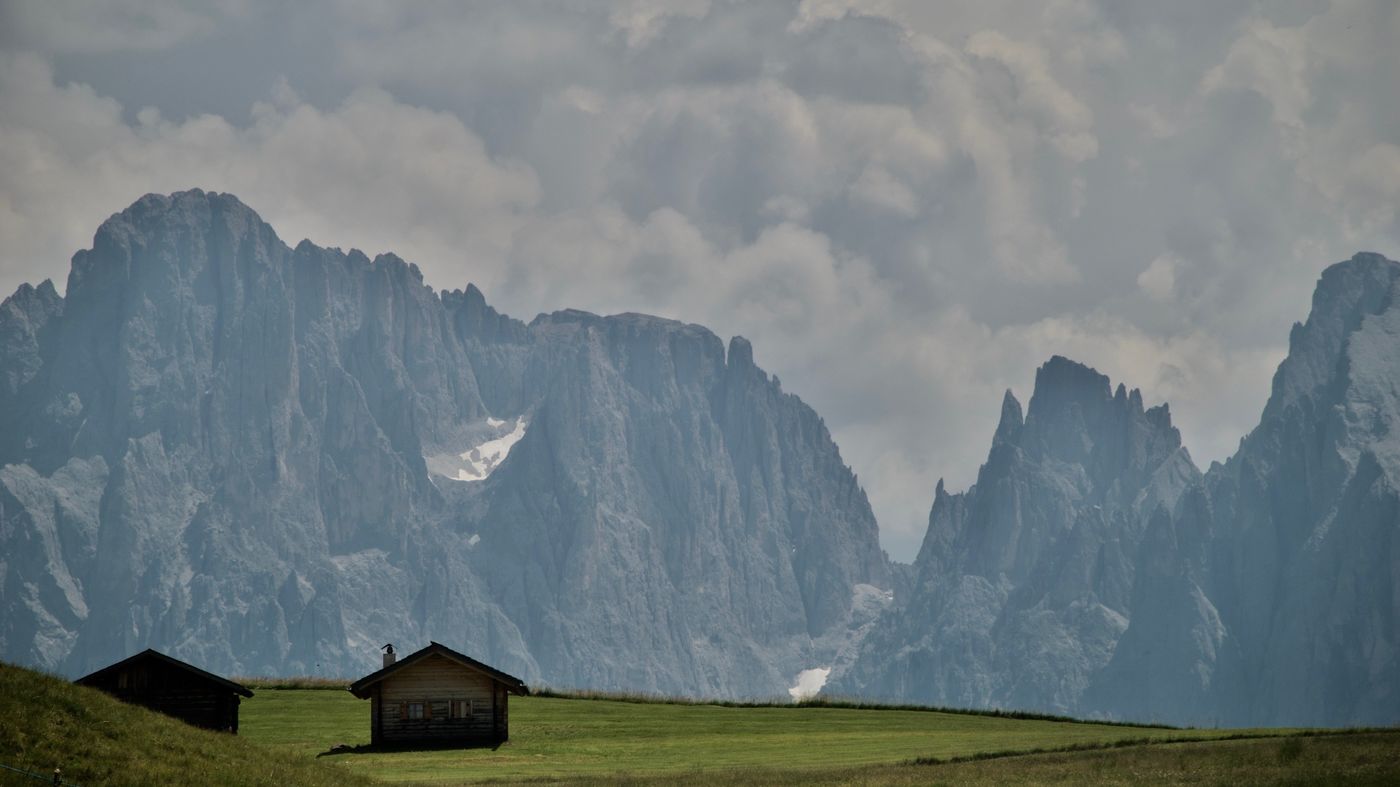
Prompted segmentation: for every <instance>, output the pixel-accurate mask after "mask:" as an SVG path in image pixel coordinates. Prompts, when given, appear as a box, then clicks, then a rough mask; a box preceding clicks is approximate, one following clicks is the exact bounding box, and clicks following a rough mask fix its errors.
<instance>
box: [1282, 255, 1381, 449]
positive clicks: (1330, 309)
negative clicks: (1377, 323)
mask: <svg viewBox="0 0 1400 787" xmlns="http://www.w3.org/2000/svg"><path fill="white" fill-rule="evenodd" d="M1397 281H1400V263H1396V262H1394V261H1392V260H1389V259H1386V258H1385V257H1383V256H1381V255H1379V254H1375V253H1372V252H1361V253H1358V254H1356V255H1355V256H1353V257H1352V258H1351V259H1349V260H1345V261H1343V262H1339V263H1336V264H1335V265H1331V266H1329V267H1328V268H1327V269H1326V270H1324V271H1323V272H1322V276H1321V277H1320V278H1319V279H1318V282H1317V287H1316V289H1315V290H1314V291H1313V298H1312V310H1311V312H1310V313H1309V314H1308V319H1307V322H1305V323H1295V324H1294V326H1293V330H1292V331H1291V332H1290V334H1289V337H1288V357H1287V358H1285V359H1284V361H1283V363H1281V364H1279V368H1278V371H1277V372H1276V373H1275V374H1274V381H1273V390H1272V393H1271V395H1270V397H1269V402H1268V404H1267V405H1266V406H1265V411H1264V419H1263V420H1264V421H1265V422H1267V421H1270V420H1272V419H1274V418H1277V417H1280V416H1281V415H1282V414H1283V412H1284V411H1285V410H1287V409H1288V408H1290V407H1293V406H1295V405H1298V404H1300V403H1303V402H1305V401H1307V400H1310V399H1311V398H1312V397H1314V396H1315V395H1318V394H1324V391H1325V389H1327V388H1328V387H1330V386H1333V385H1335V384H1336V383H1337V382H1338V380H1339V376H1342V375H1344V374H1345V372H1346V368H1345V361H1344V356H1345V350H1346V347H1347V343H1348V341H1349V339H1350V338H1351V336H1352V335H1353V334H1354V333H1356V332H1357V331H1358V330H1359V329H1361V328H1362V326H1363V323H1364V322H1365V321H1366V319H1367V318H1368V317H1372V316H1376V315H1380V314H1382V313H1384V312H1386V311H1387V310H1389V309H1391V307H1392V305H1393V304H1394V302H1395V290H1396V283H1397ZM1324 395H1325V394H1324Z"/></svg>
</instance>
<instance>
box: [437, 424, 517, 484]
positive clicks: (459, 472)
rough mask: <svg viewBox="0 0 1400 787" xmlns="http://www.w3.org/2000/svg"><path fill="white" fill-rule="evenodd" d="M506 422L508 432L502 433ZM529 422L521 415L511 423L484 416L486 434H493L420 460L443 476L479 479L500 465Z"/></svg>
mask: <svg viewBox="0 0 1400 787" xmlns="http://www.w3.org/2000/svg"><path fill="white" fill-rule="evenodd" d="M507 424H511V426H510V431H508V432H505V433H504V434H502V433H501V432H502V430H503V429H504V428H505V427H506V425H507ZM529 425H530V423H529V421H528V420H527V419H526V418H525V416H523V415H522V416H520V417H518V418H515V419H514V423H513V424H512V423H511V422H510V421H506V420H503V419H500V418H487V419H486V426H487V427H488V431H487V434H494V435H495V436H494V437H491V438H490V439H488V440H485V441H483V442H481V443H478V444H476V445H474V446H472V447H470V448H468V449H467V450H465V451H461V452H456V451H453V452H451V453H443V454H435V455H432V456H424V457H423V459H424V461H425V462H426V463H427V465H428V470H429V471H430V472H432V473H434V474H436V475H439V476H442V477H444V478H448V479H451V480H453V481H482V480H485V479H486V478H487V477H488V476H490V475H491V473H492V472H493V471H495V469H496V468H497V467H500V466H501V463H502V462H504V461H505V460H506V457H507V456H509V455H510V451H511V449H512V448H514V447H515V444H516V443H518V442H520V440H521V439H522V438H523V437H525V430H526V429H527V428H528V427H529Z"/></svg>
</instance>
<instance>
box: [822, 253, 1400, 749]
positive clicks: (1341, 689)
mask: <svg viewBox="0 0 1400 787" xmlns="http://www.w3.org/2000/svg"><path fill="white" fill-rule="evenodd" d="M1397 293H1400V264H1397V263H1395V262H1392V261H1390V260H1387V259H1385V258H1383V257H1380V256H1379V255H1374V254H1358V255H1357V256H1356V257H1354V258H1353V259H1351V260H1349V261H1347V262H1343V263H1339V264H1337V265H1334V266H1332V267H1331V268H1328V269H1327V270H1326V271H1325V272H1324V273H1323V275H1322V279H1321V281H1320V282H1319V283H1318V288H1317V291H1316V294H1315V295H1314V298H1313V309H1312V314H1311V316H1310V317H1309V318H1308V321H1307V323H1306V324H1304V325H1298V326H1295V327H1294V329H1293V333H1292V336H1291V337H1290V350H1289V355H1288V358H1287V359H1286V360H1285V361H1284V362H1283V364H1282V365H1280V367H1279V370H1278V373H1277V374H1276V376H1275V378H1274V386H1273V393H1272V395H1271V397H1270V399H1269V402H1268V404H1267V406H1266V407H1265V409H1264V413H1263V417H1262V419H1261V422H1260V425H1259V426H1258V428H1256V429H1255V430H1254V431H1253V432H1251V433H1250V434H1249V436H1247V437H1246V438H1245V439H1244V440H1243V441H1242V442H1241V445H1240V449H1239V452H1238V453H1237V454H1236V455H1235V456H1234V457H1232V458H1231V459H1230V460H1229V461H1228V462H1226V463H1225V464H1223V465H1214V466H1212V467H1211V469H1210V471H1209V472H1208V473H1207V474H1205V475H1204V476H1202V475H1201V474H1200V473H1199V472H1198V471H1197V469H1196V468H1195V466H1194V465H1193V464H1192V462H1191V461H1190V458H1189V457H1188V456H1187V455H1186V452H1185V450H1184V449H1182V448H1181V446H1180V440H1179V438H1178V436H1177V433H1176V430H1175V429H1173V428H1172V427H1171V424H1170V419H1169V417H1168V415H1167V412H1166V408H1165V406H1163V407H1160V408H1153V409H1150V410H1146V411H1144V410H1143V409H1142V403H1141V398H1140V397H1139V396H1138V394H1137V392H1133V393H1131V394H1125V393H1124V390H1123V388H1122V387H1121V386H1120V387H1119V389H1118V390H1117V391H1116V392H1115V393H1114V394H1113V395H1111V396H1110V395H1109V393H1108V382H1107V380H1106V379H1105V378H1102V377H1101V376H1099V375H1097V374H1096V373H1094V372H1092V370H1088V369H1085V368H1084V367H1081V366H1078V365H1077V364H1073V363H1070V362H1067V361H1064V360H1063V359H1052V360H1051V361H1050V362H1049V363H1048V364H1046V365H1045V366H1044V367H1042V368H1041V370H1040V372H1039V374H1038V375H1037V378H1036V391H1035V396H1034V397H1033V399H1032V401H1031V408H1030V413H1029V414H1028V415H1027V417H1026V418H1025V420H1024V423H1023V422H1022V419H1021V415H1020V408H1019V406H1018V405H1017V404H1016V402H1015V400H1014V398H1012V397H1011V396H1010V395H1009V394H1008V396H1007V400H1006V402H1005V403H1004V405H1003V410H1002V412H1003V415H1002V422H1001V425H1000V426H999V427H998V428H997V431H996V434H995V436H994V438H993V447H992V451H991V454H990V456H989V458H988V461H987V464H986V465H985V466H983V468H982V471H981V473H980V474H979V476H978V480H977V484H976V485H975V486H974V487H972V488H971V489H969V490H968V491H967V492H965V493H963V494H958V495H950V494H948V493H947V492H946V491H945V490H944V489H943V486H942V484H941V483H940V484H939V487H938V489H937V490H936V493H935V500H934V505H933V511H932V513H931V515H930V521H929V530H928V535H927V536H926V538H925V541H924V545H923V548H922V550H921V551H920V554H919V558H918V560H917V561H916V562H915V566H914V570H915V571H916V573H917V576H918V580H917V584H916V588H915V589H914V590H913V592H912V593H911V594H910V595H909V597H908V600H907V602H903V603H901V604H900V605H899V606H898V607H897V608H895V609H893V610H891V611H890V612H888V613H887V614H886V615H885V616H884V617H883V618H881V620H880V621H879V622H878V623H877V624H876V625H875V628H874V631H873V632H872V633H871V634H870V635H869V636H868V637H867V638H866V639H865V640H864V643H863V646H862V649H861V653H860V656H859V658H857V659H856V660H855V662H854V663H853V664H852V665H851V666H850V667H849V668H848V669H846V670H845V671H844V672H843V673H841V674H838V675H834V676H833V678H832V682H831V684H830V686H829V688H828V691H829V692H832V693H853V694H873V695H877V696H882V697H888V698H895V699H903V700H918V701H927V702H935V703H940V704H951V705H969V706H975V707H1012V708H1022V709H1031V710H1043V711H1053V712H1064V713H1074V714H1078V715H1088V716H1101V717H1111V718H1127V719H1137V720H1144V721H1166V722H1173V723H1178V724H1224V725H1230V726H1252V725H1364V724H1377V725H1381V724H1394V723H1396V722H1397V721H1400V701H1397V700H1400V648H1397V644H1400V643H1397V637H1400V494H1397V489H1400V485H1398V484H1397V482H1400V428H1398V427H1400V300H1398V299H1397Z"/></svg>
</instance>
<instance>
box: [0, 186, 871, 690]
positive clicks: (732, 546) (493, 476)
mask: <svg viewBox="0 0 1400 787" xmlns="http://www.w3.org/2000/svg"><path fill="white" fill-rule="evenodd" d="M0 405H3V407H0V411H3V413H4V415H3V416H0V418H3V419H4V420H3V423H2V424H0V425H3V427H4V428H3V432H0V468H2V469H0V542H2V543H3V552H2V553H0V587H3V589H4V596H3V600H0V607H2V608H3V620H0V654H3V656H4V657H5V658H6V659H9V660H13V661H19V662H22V663H28V664H34V665H38V666H43V667H46V668H52V669H61V670H63V671H66V672H69V673H77V672H81V671H84V670H87V669H90V668H92V667H95V666H98V665H100V664H103V663H106V662H108V661H110V660H112V659H115V658H117V657H120V656H123V655H126V654H128V653H129V652H131V651H132V650H134V649H137V648H140V647H145V646H154V647H158V648H161V649H164V650H167V651H168V652H171V653H173V654H174V655H177V656H184V657H190V658H194V659H197V660H198V661H199V662H200V663H201V664H204V665H207V666H209V667H211V668H214V669H219V670H224V671H229V672H244V673H248V672H262V671H268V672H279V673H286V672H300V671H305V672H318V673H323V674H336V673H341V674H352V673H354V672H356V671H358V670H361V669H364V668H366V667H368V666H371V665H372V663H373V659H374V656H375V650H374V648H375V646H377V645H378V644H382V643H383V642H387V641H397V642H400V643H401V644H404V645H411V643H414V642H420V643H421V642H424V641H426V640H427V639H429V638H433V639H437V640H439V641H442V642H445V643H448V644H452V645H454V646H458V647H462V648H465V649H467V650H468V651H470V652H472V653H474V654H477V655H479V656H480V657H482V658H484V659H487V660H489V661H492V662H494V663H497V664H498V665H499V666H501V667H502V668H503V669H507V670H510V671H513V672H516V673H517V674H520V675H521V676H522V677H526V678H527V679H529V680H532V681H545V682H549V683H554V684H569V685H582V686H594V687H600V688H618V689H636V690H655V691H666V692H681V693H706V694H722V695H733V694H765V695H771V694H778V693H781V692H782V691H783V690H784V689H786V687H787V686H788V685H790V684H791V683H792V680H793V676H794V675H795V674H796V672H797V671H798V670H800V669H802V668H804V667H807V666H810V665H811V664H812V663H814V662H817V661H820V660H822V659H825V658H829V657H830V654H831V651H832V650H833V649H834V648H835V647H837V644H836V643H839V642H844V640H845V637H844V635H843V632H845V631H847V630H848V628H849V627H851V626H855V625H858V624H859V623H861V622H863V621H860V620H853V619H852V615H853V599H855V598H856V597H857V596H858V595H859V591H858V589H857V588H858V586H864V585H876V586H879V587H882V588H884V587H888V586H889V569H888V566H887V564H886V561H885V557H884V555H883V553H882V552H881V551H880V550H879V547H878V540H877V531H876V525H875V521H874V518H873V516H872V514H871V512H870V507H869V504H868V503H867V501H866V498H865V494H864V492H863V491H862V490H861V489H860V487H859V486H858V485H857V484H856V482H855V479H854V476H853V475H852V474H851V473H850V471H849V469H848V468H847V467H846V466H845V465H844V464H843V463H842V461H841V458H840V454H839V452H838V451H837V449H836V446H835V445H834V444H833V443H832V441H831V438H830V435H829V434H828V433H827V430H826V428H825V426H824V425H823V424H822V422H821V419H820V418H818V417H817V416H816V414H815V413H813V412H812V411H811V409H810V408H808V407H806V406H805V405H804V404H803V403H802V402H801V401H800V400H799V399H797V398H796V397H795V396H792V395H790V394H786V393H784V392H782V391H781V389H780V388H779V386H778V384H777V382H776V381H775V380H773V379H771V378H770V377H769V376H768V375H766V374H764V373H763V372H762V371H761V370H760V369H758V368H757V367H756V366H754V365H753V360H752V352H751V350H750V348H749V347H748V343H747V342H746V341H744V340H743V339H741V338H736V339H734V340H733V341H732V342H731V343H730V347H729V350H728V352H727V353H726V351H725V347H724V345H723V343H722V342H721V341H720V339H719V338H718V337H716V336H715V335H714V334H712V333H710V332H709V331H707V330H705V329H704V328H700V327H699V326H694V325H685V324H682V323H677V322H673V321H668V320H661V319H657V318H652V317H645V316H641V315H620V316H616V317H598V316H594V315H590V314H585V313H582V312H562V313H557V314H552V315H547V316H541V317H540V318H537V319H536V320H535V321H534V322H532V323H530V324H528V325H527V324H525V323H522V322H520V321H518V320H514V319H512V318H510V317H507V316H505V315H502V314H500V313H498V312H496V311H495V310H494V309H492V308H491V307H490V306H488V305H487V304H486V302H485V299H484V297H483V296H482V294H481V293H480V291H479V290H476V289H475V288H474V287H468V288H467V290H466V291H450V292H442V293H438V292H434V291H433V290H432V289H431V288H429V287H427V286H426V285H425V284H424V283H423V280H422V276H421V274H420V273H419V272H418V270H417V268H416V267H415V266H413V265H411V264H408V263H405V262H404V261H402V260H400V259H398V258H397V257H394V256H393V255H382V256H380V257H377V258H375V259H373V260H371V259H369V258H367V257H366V256H365V255H363V254H361V253H359V252H358V251H351V252H349V253H348V254H347V253H343V252H341V251H340V250H338V249H322V248H319V247H316V246H315V245H313V244H311V243H309V242H305V241H303V242H302V243H301V244H300V245H298V246H297V247H296V248H295V249H291V248H288V247H287V246H286V245H285V244H283V243H282V241H281V240H280V239H278V237H277V236H276V234H275V233H274V232H273V230H272V229H271V228H270V227H269V226H268V225H267V224H265V223H264V222H262V221H261V219H259V218H258V216H257V215H256V214H255V213H253V211H252V210H250V209H249V208H247V207H246V206H244V205H243V204H241V203H240V202H238V200H237V199H236V198H234V197H232V196H229V195H221V194H206V193H204V192H200V191H190V192H184V193H180V194H175V195H171V196H156V195H150V196H147V197H144V198H142V199H141V200H139V201H138V202H136V203H135V204H134V205H132V206H131V207H130V208H128V209H127V210H125V211H123V212H122V213H120V214H118V215H115V216H113V217H112V218H111V219H109V220H108V221H107V222H106V223H104V224H103V225H102V227H101V228H100V229H99V230H98V232H97V235H96V237H95V239H94V242H93V248H92V249H91V250H87V251H83V252H79V253H78V254H77V255H76V256H75V257H74V259H73V267H72V272H71V274H70V276H69V281H68V287H67V291H66V295H65V296H63V297H60V296H58V294H57V292H56V291H55V289H54V288H53V286H52V285H51V284H49V283H47V282H46V283H44V284H43V285H41V286H40V287H38V288H32V287H28V286H26V287H22V288H21V289H20V290H19V291H18V292H16V293H15V294H14V295H13V296H12V297H11V298H9V299H7V300H6V301H5V302H4V304H3V305H2V306H0ZM861 609H863V607H860V608H857V609H856V611H855V613H854V614H855V615H856V616H857V617H859V615H861V614H868V613H862V612H861V611H860V610H861Z"/></svg>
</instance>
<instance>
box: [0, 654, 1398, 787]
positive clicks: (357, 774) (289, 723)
mask: <svg viewBox="0 0 1400 787" xmlns="http://www.w3.org/2000/svg"><path fill="white" fill-rule="evenodd" d="M244 680H245V681H246V682H247V683H248V684H249V685H251V687H252V688H253V689H254V691H255V692H256V695H255V696H254V697H253V698H252V699H249V700H245V701H244V702H243V704H242V712H241V714H240V717H241V718H240V734H239V735H238V736H232V735H227V734H221V733H214V732H206V731H204V730H199V729H195V728H193V727H189V726H187V725H184V724H182V723H180V722H178V721H175V720H174V719H169V718H166V717H164V716H161V715H159V714H156V713H152V712H150V711H147V710H145V709H142V708H137V707H132V706H128V705H124V704H122V703H120V702H118V701H116V700H114V699H112V698H110V697H108V696H106V695H104V694H102V693H100V692H97V691H95V690H92V689H87V688H83V687H79V686H74V685H73V684H71V683H69V682H67V681H66V680H63V679H62V678H58V677H53V676H49V675H45V674H42V673H38V672H34V671H32V670H27V669H22V668H19V667H13V666H10V665H5V664H0V764H3V765H6V766H10V767H15V768H21V769H24V770H28V771H31V772H34V773H39V774H49V773H52V771H53V768H54V767H55V766H57V767H61V768H62V769H63V774H64V776H65V778H66V779H67V780H68V781H69V782H71V783H76V784H79V785H85V787H92V786H93V785H103V784H114V785H149V784H201V785H206V784H207V785H244V784H248V785H257V784H266V785H273V784H279V785H280V784H297V785H303V784H304V785H312V787H315V785H348V786H349V787H353V786H354V785H359V784H366V785H368V784H373V783H378V782H398V783H420V784H460V783H471V782H482V781H506V782H513V781H531V782H539V783H552V782H568V783H582V784H618V783H620V784H647V783H667V784H681V785H703V784H714V783H717V782H730V783H735V784H771V785H796V784H817V785H886V784H888V785H915V784H920V785H922V784H972V785H981V784H1006V783H1032V784H1103V785H1120V784H1121V785H1137V784H1143V783H1151V784H1218V785H1229V787H1244V786H1245V785H1254V784H1334V783H1335V784H1362V785H1366V784H1400V734H1397V731H1396V730H1389V731H1369V732H1368V731H1353V732H1348V733H1333V732H1317V731H1306V730H1305V731H1295V730H1189V729H1186V730H1179V729H1170V728H1163V727H1144V726H1124V725H1109V724H1095V723H1081V722H1074V721H1068V720H1064V719H1054V718H1015V717H1013V716H997V715H991V714H968V713H955V712H946V711H933V710H916V709H908V708H897V709H878V708H870V707H822V706H781V705H774V706H764V705H754V706H743V705H736V704H704V703H696V702H656V701H639V698H635V697H632V698H598V697H569V696H558V695H555V696H532V697H517V698H512V700H511V740H510V742H508V743H506V744H505V745H503V746H501V747H499V748H496V749H490V748H478V749H437V750H424V751H390V750H371V749H369V748H368V747H366V746H365V744H367V743H368V741H369V707H368V703H367V702H364V701H360V700H356V699H354V698H353V697H351V696H350V694H349V692H347V691H345V690H344V688H343V684H342V683H336V682H333V681H307V680H301V679H244ZM279 686H280V687H284V688H276V687H279ZM342 746H344V747H350V750H349V751H345V750H342V749H341V748H340V747H342ZM356 747H359V748H356ZM1037 751H1039V753H1034V752H1037ZM35 783H38V782H36V781H34V780H31V779H30V778H28V777H25V776H21V775H18V774H15V773H12V772H9V771H4V770H3V769H0V785H8V784H35Z"/></svg>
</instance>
